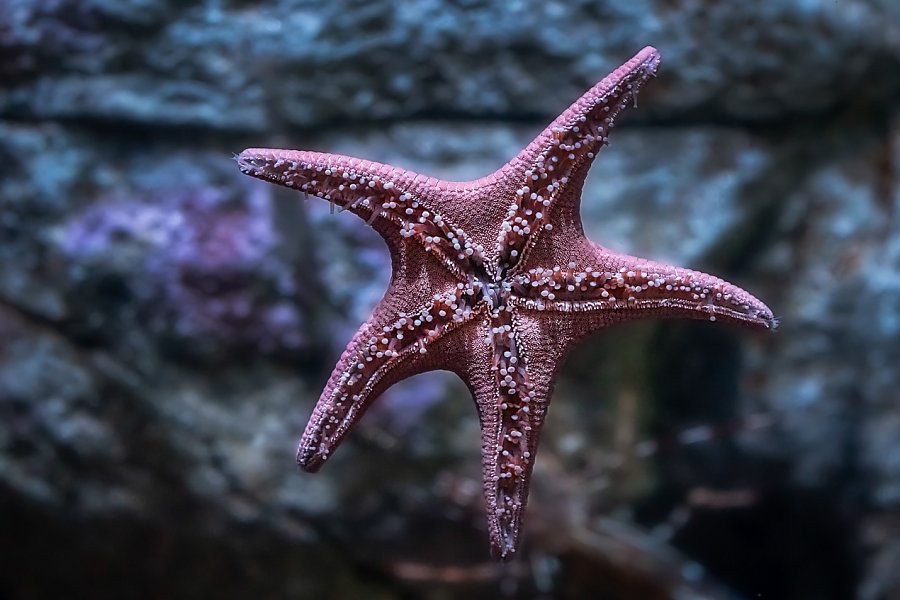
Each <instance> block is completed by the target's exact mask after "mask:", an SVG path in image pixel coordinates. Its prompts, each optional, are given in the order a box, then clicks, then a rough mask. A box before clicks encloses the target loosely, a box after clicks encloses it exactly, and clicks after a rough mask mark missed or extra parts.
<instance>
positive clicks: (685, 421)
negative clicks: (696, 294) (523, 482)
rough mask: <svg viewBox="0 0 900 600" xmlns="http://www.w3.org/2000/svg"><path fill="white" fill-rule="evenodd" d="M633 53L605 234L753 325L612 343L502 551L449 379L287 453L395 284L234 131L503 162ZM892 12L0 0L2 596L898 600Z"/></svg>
mask: <svg viewBox="0 0 900 600" xmlns="http://www.w3.org/2000/svg"><path fill="white" fill-rule="evenodd" d="M645 45H653V46H656V47H657V48H658V49H659V50H660V51H661V53H662V56H663V62H662V66H661V70H660V75H659V77H658V78H657V79H655V80H654V81H652V82H650V83H649V84H648V85H647V87H646V88H645V90H644V91H643V92H642V94H641V97H640V106H639V107H638V108H637V109H629V110H628V111H627V112H626V114H625V115H624V116H623V118H622V119H621V120H620V122H619V126H618V127H617V128H616V130H615V131H614V132H613V134H612V136H611V146H610V147H609V148H607V149H605V150H603V151H602V153H601V154H600V155H599V156H598V160H597V161H596V163H595V165H594V167H593V169H592V170H591V174H590V176H589V179H588V183H587V185H586V188H585V192H584V196H583V198H584V200H583V204H582V215H583V219H584V223H585V229H586V232H587V234H588V236H589V237H591V238H592V239H594V240H595V241H597V242H599V243H601V244H603V245H605V246H608V247H610V248H613V249H615V250H619V251H623V252H628V253H632V254H636V255H639V256H646V257H650V258H654V259H659V260H665V261H670V262H674V263H677V264H682V265H686V266H690V267H693V268H698V269H702V270H705V271H707V272H712V273H715V274H717V275H720V276H722V277H724V278H726V279H728V280H729V281H732V282H734V283H735V284H737V285H740V286H741V287H744V288H745V289H747V290H749V291H750V292H751V293H753V294H754V295H756V296H758V297H759V298H761V299H762V300H763V301H765V302H766V303H767V304H768V305H769V306H770V307H771V308H772V309H773V311H774V312H775V314H776V316H777V317H778V318H779V319H780V322H781V325H780V327H779V328H778V330H777V331H776V332H775V333H774V334H767V335H748V334H747V333H746V332H743V331H739V330H736V329H730V328H728V327H723V326H721V325H711V324H709V323H703V322H680V321H668V322H663V321H658V322H645V323H641V324H632V325H623V326H618V327H615V328H610V329H608V330H606V331H604V332H603V333H602V334H600V335H598V336H596V337H594V338H592V339H591V340H589V341H588V342H586V343H584V344H582V345H581V346H580V347H579V348H578V349H577V350H576V352H574V353H573V355H572V356H571V357H570V358H569V360H568V361H567V363H566V366H565V367H564V369H563V373H562V376H561V378H560V380H559V382H558V384H557V388H556V391H555V394H554V401H553V403H552V407H551V409H550V412H549V416H548V420H547V424H546V426H545V428H544V434H543V441H542V444H541V452H540V455H539V458H538V460H537V463H536V467H535V471H534V476H533V480H532V491H531V498H530V502H529V506H528V510H527V516H526V521H525V532H524V545H523V548H522V551H521V552H520V554H519V556H518V558H517V560H515V561H514V562H512V563H511V564H506V565H500V564H497V563H494V562H493V561H491V560H490V558H489V556H488V543H487V532H486V525H485V518H484V514H483V513H484V507H483V499H482V494H481V483H480V477H481V474H480V462H479V461H480V455H479V450H480V447H479V434H478V422H477V417H476V413H475V410H474V407H473V406H472V402H471V399H470V396H469V394H468V392H467V390H466V389H465V387H464V386H463V385H462V383H461V382H460V381H459V380H458V379H457V378H456V377H455V376H452V375H449V374H446V373H429V374H425V375H421V376H418V377H415V378H413V379H410V380H408V381H406V382H404V383H403V384H400V385H398V386H396V387H394V388H392V389H391V390H389V391H388V392H387V393H386V394H385V395H384V396H383V397H382V398H381V399H380V400H379V401H378V402H377V403H376V404H375V406H374V407H373V408H372V409H371V410H370V411H369V413H368V414H367V415H366V417H365V418H364V419H363V420H362V421H361V422H360V423H359V425H358V426H357V427H356V428H355V430H354V431H353V432H352V433H351V434H350V435H349V436H348V438H347V439H346V441H345V442H344V444H343V446H342V447H341V448H340V450H339V451H338V452H337V453H336V454H335V455H334V457H333V458H332V459H331V460H329V461H328V465H327V466H326V467H325V468H324V469H323V470H322V472H320V473H318V474H316V475H310V474H305V473H301V472H300V471H299V470H298V469H297V467H296V466H295V463H294V453H295V448H296V442H297V440H298V438H299V435H300V433H301V432H302V430H303V427H304V425H305V422H306V419H307V418H308V416H309V414H310V412H311V410H312V407H313V405H314V403H315V401H316V399H317V398H318V394H319V393H320V391H321V389H322V387H323V386H324V383H325V380H326V378H327V377H328V375H329V373H330V371H331V369H332V367H333V365H334V363H335V361H336V359H337V358H338V356H339V355H340V352H341V350H342V349H343V347H344V344H345V343H346V342H347V341H348V340H349V339H350V337H351V336H352V334H353V332H354V331H355V330H356V328H357V327H358V325H359V324H360V323H361V322H362V321H363V320H364V319H365V318H366V316H367V315H368V312H369V310H370V309H371V307H372V306H373V305H374V303H375V302H376V301H377V300H378V299H379V298H380V296H381V294H382V293H383V291H384V289H385V288H386V285H387V282H388V280H389V277H390V260H389V257H388V253H387V251H386V248H385V247H384V244H383V242H382V241H381V240H380V239H379V238H378V237H377V235H376V234H375V233H374V232H373V231H371V230H370V229H369V228H367V227H366V226H365V224H364V223H363V222H362V221H360V220H359V219H357V218H355V217H354V216H352V215H350V214H349V213H343V214H342V213H335V212H333V211H331V210H330V207H329V206H328V203H327V202H324V201H320V200H317V199H315V198H310V199H308V200H306V201H304V199H303V197H302V195H300V194H297V193H293V192H291V191H289V190H284V189H277V188H276V187H275V186H271V185H267V184H265V183H262V182H259V181H255V180H251V179H250V178H248V177H245V176H243V175H241V174H240V172H239V171H238V169H237V166H236V165H235V163H234V161H233V159H232V156H233V154H234V153H235V152H239V151H240V150H242V149H243V148H245V147H247V146H269V147H282V148H298V149H313V150H326V151H331V152H339V153H343V154H350V155H354V156H359V157H364V158H367V159H371V160H377V161H381V162H388V163H393V164H396V165H398V166H401V167H405V168H409V169H413V170H416V171H419V172H424V173H426V174H429V175H433V176H437V177H442V178H446V179H470V178H475V177H480V176H482V175H485V174H487V173H489V172H491V171H493V170H494V169H496V168H498V167H499V166H501V165H502V164H503V163H504V162H506V161H507V160H509V159H510V158H511V157H512V156H514V155H515V154H516V152H517V151H518V150H519V149H520V148H521V147H523V146H524V145H525V144H526V143H527V142H528V141H530V140H531V139H532V137H533V136H535V135H536V134H537V133H539V132H540V131H541V129H542V128H543V127H544V126H545V125H546V124H547V123H549V122H550V121H551V120H552V119H553V118H554V117H555V116H556V115H557V114H558V113H560V112H562V110H564V109H565V108H566V107H567V106H568V105H569V104H570V103H571V102H572V101H574V100H575V99H576V98H577V97H578V96H579V95H580V94H581V93H582V92H583V91H585V90H586V89H587V88H589V87H590V86H591V85H593V84H594V83H595V82H596V81H598V80H600V79H601V78H603V77H604V76H605V75H606V74H607V73H608V72H610V71H611V70H612V69H614V68H615V67H617V66H618V65H619V64H621V63H622V62H624V61H625V60H626V59H628V58H629V57H631V56H632V55H633V54H634V53H635V52H636V51H638V50H639V49H640V48H642V47H643V46H645ZM898 209H900V3H897V2H896V1H895V0H836V1H832V0H828V1H824V0H823V1H815V0H777V1H776V0H767V1H765V2H737V1H731V2H708V1H701V0H684V1H679V2H673V1H670V0H629V1H627V2H612V1H596V0H572V1H566V2H563V1H550V0H546V1H542V2H538V1H530V0H528V1H526V0H511V1H508V2H499V1H498V2H485V1H479V0H455V1H438V0H421V1H417V2H414V1H409V2H403V1H398V2H389V1H386V0H385V1H378V0H369V1H357V0H335V1H331V2H319V1H314V0H270V1H266V0H257V1H253V0H203V1H201V0H192V1H189V0H184V1H181V0H157V1H153V0H0V556H2V557H3V558H2V562H0V597H3V598H63V597H67V598H144V597H146V598H176V597H185V598H205V597H213V596H215V597H218V598H382V599H394V598H397V599H400V598H404V599H405V598H425V599H434V600H437V599H444V598H455V597H466V598H468V599H469V600H475V599H479V598H548V599H549V598H603V599H613V600H617V599H631V598H679V599H682V598H684V599H687V598H715V599H719V598H765V599H779V598H790V599H806V598H810V599H830V598H835V599H838V598H860V599H864V600H877V599H882V598H900V369H898V365H900V229H898V227H900V215H898Z"/></svg>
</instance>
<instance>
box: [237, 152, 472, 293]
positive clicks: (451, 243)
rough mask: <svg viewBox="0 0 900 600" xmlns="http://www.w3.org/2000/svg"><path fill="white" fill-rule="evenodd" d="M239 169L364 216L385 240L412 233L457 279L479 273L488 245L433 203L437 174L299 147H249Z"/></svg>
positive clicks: (243, 153) (436, 186)
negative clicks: (447, 217) (481, 244)
mask: <svg viewBox="0 0 900 600" xmlns="http://www.w3.org/2000/svg"><path fill="white" fill-rule="evenodd" d="M237 162H238V166H239V167H240V169H241V171H242V172H243V173H245V174H247V175H250V176H252V177H256V178H258V179H262V180H265V181H270V182H273V183H277V184H280V185H283V186H285V187H289V188H293V189H296V190H300V191H302V192H305V193H308V194H312V195H313V196H318V197H320V198H324V199H325V200H328V201H330V202H332V203H334V204H335V205H337V206H339V207H341V208H342V209H344V210H348V211H350V212H352V213H354V214H356V215H358V216H359V217H361V218H363V219H365V220H366V222H367V223H369V224H370V225H372V227H374V228H375V229H376V230H377V231H378V232H379V233H381V234H382V236H384V237H385V238H386V239H390V238H391V237H392V236H396V235H397V234H399V235H400V236H401V237H402V238H412V239H413V240H415V241H416V242H418V243H419V244H421V245H422V247H424V249H425V250H426V251H427V252H429V253H431V254H433V255H435V256H437V257H438V259H439V260H440V261H441V262H442V263H443V264H444V265H445V266H446V267H447V268H448V269H449V270H450V271H451V272H452V273H453V274H454V275H456V276H457V278H459V279H461V280H465V279H466V277H465V276H464V273H467V272H472V271H479V272H481V271H482V270H483V269H482V265H483V264H484V260H483V258H482V256H483V253H484V249H483V248H482V247H481V246H479V245H478V244H476V243H474V242H473V241H472V240H471V239H470V238H469V237H468V236H467V235H466V232H465V231H463V230H462V229H461V228H460V227H457V226H456V225H454V224H453V223H451V222H449V221H448V220H447V219H446V217H444V216H443V215H441V213H440V212H438V211H437V210H435V209H434V208H432V207H430V206H429V197H430V196H431V195H433V194H434V193H435V188H438V187H439V186H440V183H441V182H439V181H438V180H436V179H432V178H429V177H423V176H421V175H418V174H416V173H412V172H410V171H406V170H403V169H398V168H396V167H392V166H390V165H385V164H381V163H376V162H372V161H368V160H362V159H357V158H352V157H348V156H341V155H337V154H325V153H321V152H307V151H299V150H273V149H266V148H248V149H247V150H244V151H243V152H241V153H240V154H239V155H238V156H237Z"/></svg>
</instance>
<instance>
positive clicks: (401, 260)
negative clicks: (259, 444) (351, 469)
mask: <svg viewBox="0 0 900 600" xmlns="http://www.w3.org/2000/svg"><path fill="white" fill-rule="evenodd" d="M658 65H659V53H658V52H657V51H656V50H655V49H653V48H649V47H648V48H644V49H643V50H641V51H640V52H639V53H638V54H637V55H636V56H634V58H632V59H631V60H629V61H628V62H627V63H625V64H624V65H622V66H621V67H619V68H618V69H616V70H615V71H613V73H611V74H610V75H609V76H608V77H606V78H605V79H604V80H603V81H601V82H600V83H598V84H597V85H595V86H594V87H593V88H591V89H590V90H589V91H588V92H587V93H585V94H584V95H583V96H582V97H581V98H580V99H578V101H576V102H575V103H574V104H573V105H572V106H571V107H569V109H568V110H566V111H565V112H564V113H563V114H562V115H560V116H559V117H558V118H557V119H556V120H555V121H554V122H553V123H552V124H551V125H550V126H549V127H547V129H545V130H544V131H543V132H542V133H541V134H540V135H539V136H538V137H537V138H536V139H535V140H534V141H533V142H532V143H530V144H529V145H528V147H527V148H525V149H524V150H523V151H522V152H521V153H520V154H519V155H518V156H516V157H515V158H514V159H513V160H511V161H510V162H509V163H507V164H506V165H504V166H503V167H501V168H500V169H499V170H497V171H496V172H494V173H492V174H491V175H488V176H487V177H484V178H482V179H478V180H476V181H467V182H450V181H441V180H438V179H435V178H432V177H426V176H423V175H418V174H416V173H411V172H408V171H404V170H402V169H397V168H395V167H391V166H388V165H383V164H379V163H373V162H370V161H366V160H360V159H355V158H349V157H346V156H339V155H333V154H322V153H316V152H302V151H296V150H268V149H248V150H245V151H244V152H242V153H241V154H240V156H238V158H237V161H238V164H239V166H240V168H241V170H242V171H243V172H244V173H246V174H248V175H252V176H254V177H258V178H260V179H264V180H267V181H271V182H274V183H278V184H281V185H285V186H287V187H291V188H294V189H297V190H302V191H305V192H307V193H310V194H313V195H316V196H320V197H323V198H326V199H328V200H329V201H331V202H334V203H336V204H338V205H340V206H341V207H343V208H345V209H346V210H349V211H351V212H354V213H356V214H358V215H359V216H360V217H362V218H363V219H365V220H366V222H367V223H369V224H370V225H371V226H372V227H373V228H374V229H375V230H376V231H378V232H379V233H380V234H381V235H382V236H383V237H384V239H385V240H386V242H387V245H388V248H389V249H390V252H391V257H392V260H393V277H392V279H391V283H390V286H389V287H388V290H387V292H386V293H385V295H384V298H383V299H382V300H381V302H380V303H379V304H378V305H377V306H376V307H375V309H374V311H373V313H372V316H371V317H370V318H369V320H368V321H367V322H366V323H365V324H363V326H362V327H361V328H360V330H359V331H358V332H357V334H356V336H354V338H353V340H351V342H350V343H349V344H348V346H347V349H346V350H345V351H344V354H343V355H342V356H341V359H340V360H339V361H338V364H337V366H336V367H335V370H334V372H333V374H332V376H331V378H330V379H329V381H328V384H327V385H326V387H325V391H324V392H323V393H322V396H321V398H320V399H319V402H318V404H317V405H316V408H315V411H314V412H313V415H312V417H311V418H310V421H309V424H308V425H307V427H306V431H305V432H304V434H303V437H302V439H301V440H300V447H299V450H298V454H297V460H298V462H299V464H300V465H301V466H302V467H303V468H304V469H306V470H308V471H315V470H317V469H318V468H319V467H321V466H322V464H323V463H324V461H325V460H326V459H327V458H328V456H329V455H330V454H331V453H332V452H333V451H334V449H335V448H336V447H337V446H338V444H340V442H341V440H342V439H343V438H344V436H345V435H346V433H347V431H348V430H349V429H350V428H351V427H352V426H353V425H354V423H356V421H357V420H358V419H359V418H360V417H361V416H362V414H363V412H365V409H366V408H367V407H368V406H369V405H370V404H371V402H372V401H373V400H374V399H375V398H376V397H377V396H378V395H380V394H381V393H382V392H383V391H384V390H386V389H387V388H389V387H390V386H391V385H393V384H394V383H396V382H397V381H400V380H401V379H403V378H406V377H409V376H411V375H414V374H416V373H420V372H423V371H428V370H434V369H444V370H449V371H453V372H455V373H457V374H458V375H459V376H460V377H461V378H462V379H463V381H465V383H466V385H467V386H468V388H469V390H470V391H471V393H472V396H473V398H474V400H475V405H476V407H477V409H478V415H479V419H480V422H481V429H482V455H483V468H484V492H485V499H486V502H487V516H488V524H489V531H490V538H491V549H492V553H493V555H494V556H495V557H497V558H499V559H502V560H505V559H508V558H510V557H511V556H512V555H513V554H514V553H515V551H516V549H517V548H518V545H519V538H520V535H519V534H520V530H521V525H522V516H523V513H524V509H525V504H526V502H527V499H528V484H529V479H530V476H531V471H532V467H533V465H534V459H535V454H536V452H537V445H538V439H539V434H540V430H541V425H542V424H543V420H544V415H545V414H546V410H547V406H548V404H549V401H550V396H551V393H552V390H553V384H554V380H555V378H556V375H557V372H558V371H559V368H560V366H561V364H562V362H563V360H564V359H565V357H566V355H567V354H568V352H569V350H570V349H571V348H572V347H573V345H574V344H575V343H576V342H577V341H578V340H580V339H582V338H583V337H585V336H587V335H589V334H591V333H593V332H596V331H598V330H600V329H602V328H604V327H607V326H609V325H612V324H614V323H618V322H621V321H626V320H632V319H639V318H648V317H686V318H695V319H696V318H699V319H707V320H717V319H718V320H722V321H728V322H732V323H735V324H737V325H741V326H745V327H750V328H756V329H772V328H774V327H775V320H774V318H773V317H772V313H771V311H770V310H769V309H768V308H767V307H766V306H765V305H764V304H763V303H762V302H760V301H759V300H757V299H756V298H754V297H753V296H751V295H750V294H749V293H747V292H745V291H744V290H742V289H740V288H738V287H736V286H733V285H731V284H729V283H727V282H725V281H722V280H721V279H718V278H716V277H713V276H711V275H707V274H705V273H699V272H696V271H690V270H687V269H680V268H677V267H674V266H671V265H664V264H659V263H655V262H652V261H649V260H645V259H641V258H635V257H632V256H627V255H625V254H620V253H617V252H614V251H612V250H608V249H606V248H604V247H602V246H600V245H597V244H595V243H593V242H591V241H590V240H588V239H587V238H586V237H585V236H584V232H583V230H582V226H581V217H580V214H579V207H580V202H581V189H582V186H583V183H584V178H585V176H586V175H587V172H588V169H589V167H590V165H591V163H592V162H593V158H594V156H595V154H596V153H597V152H598V151H599V150H600V149H601V148H602V147H603V146H605V145H606V143H607V141H608V137H607V136H608V133H609V130H610V129H611V128H612V125H613V123H614V120H615V118H616V116H617V115H618V114H619V112H621V110H623V109H624V108H626V107H627V106H628V105H630V104H633V103H634V99H635V94H636V93H637V91H638V89H639V88H640V86H641V85H642V84H643V83H644V82H646V81H647V80H648V79H649V78H650V77H651V76H653V75H655V73H656V69H657V67H658Z"/></svg>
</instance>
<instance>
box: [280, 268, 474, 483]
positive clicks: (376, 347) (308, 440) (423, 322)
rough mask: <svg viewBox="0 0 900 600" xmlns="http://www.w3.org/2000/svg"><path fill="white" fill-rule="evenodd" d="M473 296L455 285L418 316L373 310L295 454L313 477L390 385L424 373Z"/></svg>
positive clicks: (468, 315) (470, 314)
mask: <svg viewBox="0 0 900 600" xmlns="http://www.w3.org/2000/svg"><path fill="white" fill-rule="evenodd" d="M476 295H477V291H476V290H475V289H473V288H472V287H471V286H464V285H463V284H459V285H458V286H457V287H455V288H453V289H452V290H450V291H449V292H446V293H444V294H435V296H434V297H433V299H432V301H431V302H429V303H427V304H425V305H423V306H421V307H420V308H419V309H418V310H413V311H409V312H399V313H396V312H393V311H391V310H377V309H376V311H375V314H374V315H373V317H372V318H371V319H370V320H369V321H368V322H367V323H365V324H364V325H363V326H362V327H361V328H360V329H359V331H357V333H356V335H355V336H354V337H353V339H352V340H351V341H350V343H349V344H348V345H347V348H346V349H345V350H344V353H343V355H342V356H341V358H340V360H339V361H338V363H337V366H335V368H334V371H333V372H332V374H331V377H330V378H329V380H328V384H327V385H326V386H325V390H324V391H323V392H322V395H321V396H320V397H319V401H318V403H317V404H316V407H315V409H314V410H313V414H312V416H311V417H310V419H309V422H308V423H307V425H306V430H305V431H304V433H303V437H302V438H301V439H300V444H299V448H298V450H297V463H298V464H299V465H300V466H301V467H302V468H303V469H305V470H307V471H310V472H312V471H317V470H318V469H319V468H320V467H321V466H322V464H323V463H324V462H325V460H326V459H327V458H328V457H329V456H330V455H331V453H332V452H333V451H334V449H335V448H336V447H337V446H338V445H339V444H340V443H341V441H342V440H343V438H344V436H345V435H346V433H347V432H348V431H349V430H350V428H352V427H353V425H354V424H355V423H356V422H357V421H358V420H359V418H360V417H361V416H362V414H363V413H364V412H365V410H366V408H368V406H369V405H370V404H371V403H372V401H373V400H374V399H375V398H376V397H378V396H379V395H380V394H381V393H382V392H383V391H384V390H386V389H387V388H389V387H390V386H391V385H393V384H394V383H396V382H397V381H400V380H401V379H404V378H406V377H409V376H411V375H414V374H415V373H418V372H421V371H425V370H427V369H428V367H429V364H430V362H434V361H429V358H428V356H427V355H428V353H429V348H430V347H431V346H432V344H435V343H436V342H438V341H440V340H441V339H442V338H443V337H444V336H445V335H447V334H448V333H450V332H451V331H454V330H455V329H457V328H459V326H460V325H462V324H464V323H466V322H467V321H469V320H471V319H472V318H474V316H475V315H476V314H477V313H478V310H477V309H475V308H473V307H474V305H475V299H476Z"/></svg>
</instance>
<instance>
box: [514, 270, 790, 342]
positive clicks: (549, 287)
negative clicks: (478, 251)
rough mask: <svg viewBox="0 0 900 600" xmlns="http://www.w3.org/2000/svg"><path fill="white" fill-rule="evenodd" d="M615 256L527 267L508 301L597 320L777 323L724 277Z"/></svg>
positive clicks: (759, 325)
mask: <svg viewBox="0 0 900 600" xmlns="http://www.w3.org/2000/svg"><path fill="white" fill-rule="evenodd" d="M614 257H615V259H616V260H614V261H610V260H609V259H610V255H607V256H606V257H605V259H600V261H598V263H606V266H607V268H606V269H604V268H600V267H594V266H590V265H588V266H578V265H576V264H575V263H570V264H569V265H567V266H566V268H561V267H559V266H554V267H553V268H550V269H545V268H542V267H537V268H534V269H530V270H528V271H526V272H524V273H522V274H521V275H518V276H516V279H515V283H514V284H513V290H514V293H515V294H516V295H515V297H514V299H513V300H511V302H513V303H515V304H517V305H518V306H521V307H523V308H526V309H531V310H538V311H550V312H558V313H569V314H571V315H573V316H579V315H580V316H590V317H600V323H601V324H610V323H612V322H618V321H622V320H628V319H634V318H644V317H648V316H657V317H685V318H693V319H706V320H710V321H716V320H722V321H725V322H731V323H736V324H739V325H742V326H746V327H751V328H756V329H774V328H775V326H776V324H777V322H776V320H775V318H774V317H773V315H772V311H771V310H770V309H769V307H768V306H766V305H765V304H763V303H762V302H761V301H760V300H758V299H757V298H755V297H754V296H753V295H751V294H750V293H749V292H747V291H745V290H743V289H741V288H739V287H737V286H735V285H732V284H730V283H728V282H727V281H724V280H723V279H719V278H718V277H714V276H712V275H708V274H706V273H701V272H699V271H692V270H690V269H682V268H678V267H674V266H671V265H665V264H661V263H656V262H652V261H646V260H642V259H638V258H633V257H628V256H624V255H614ZM611 262H612V265H610V263H611ZM598 263H595V264H598ZM619 265H621V266H619ZM610 266H612V268H610ZM616 267H617V268H616ZM603 317H606V320H605V321H604V319H603ZM601 326H602V325H601Z"/></svg>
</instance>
